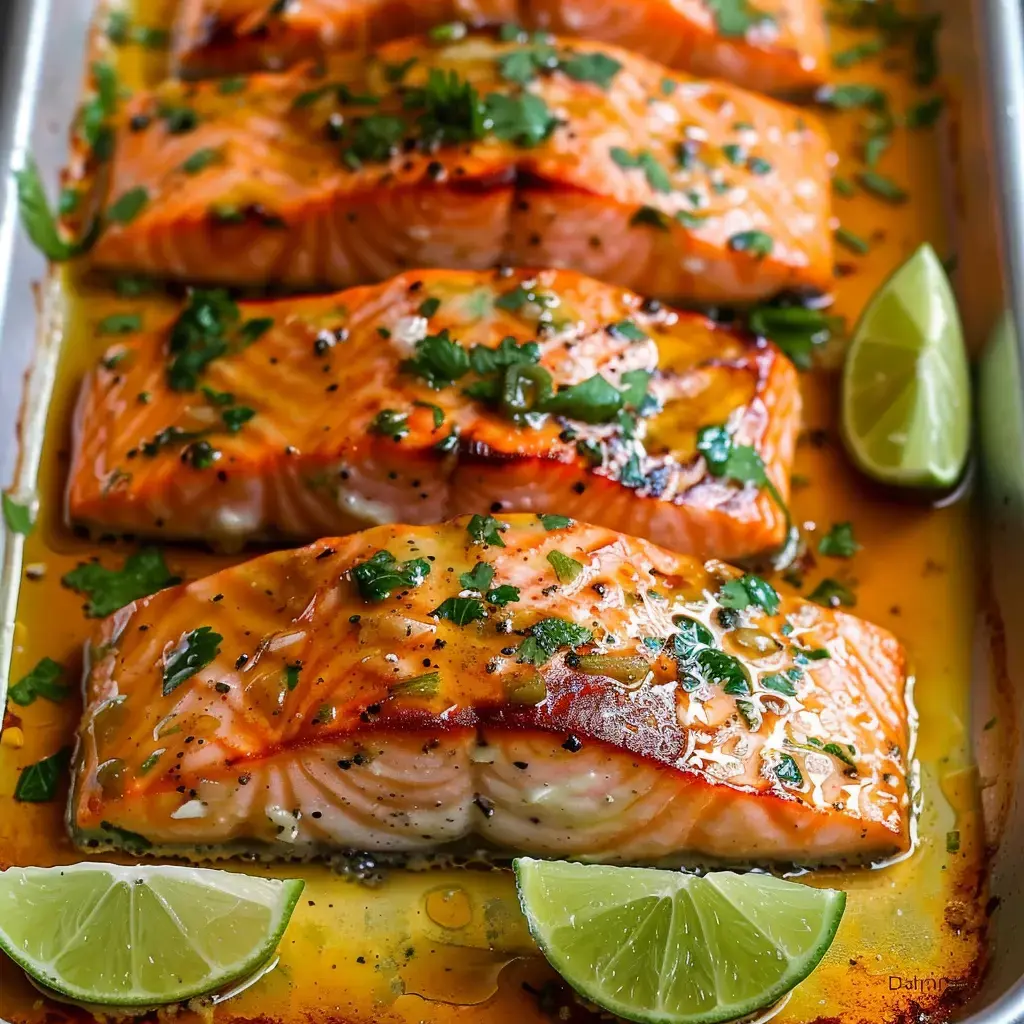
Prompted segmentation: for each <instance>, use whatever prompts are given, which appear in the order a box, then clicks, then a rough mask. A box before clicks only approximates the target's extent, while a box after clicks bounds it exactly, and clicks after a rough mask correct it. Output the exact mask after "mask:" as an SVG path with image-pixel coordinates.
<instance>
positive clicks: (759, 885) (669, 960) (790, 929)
mask: <svg viewBox="0 0 1024 1024" xmlns="http://www.w3.org/2000/svg"><path fill="white" fill-rule="evenodd" d="M514 866H515V872H516V883H517V885H518V887H519V899H520V902H521V903H522V906H523V911H524V912H525V914H526V919H527V923H528V924H529V926H530V932H531V933H532V934H533V937H534V938H535V939H536V940H537V943H538V944H539V946H540V948H541V950H542V951H543V953H544V955H545V956H546V957H547V958H548V961H549V962H550V963H551V965H552V967H554V968H555V970H556V971H558V973H559V974H561V975H562V977H563V978H565V980H566V981H567V982H569V984H570V985H572V987H573V988H574V989H576V991H577V992H579V993H580V995H582V996H583V997H584V998H586V999H588V1000H590V1001H591V1002H593V1003H596V1004H597V1005H598V1006H600V1007H601V1008H602V1009H605V1010H608V1011H609V1012H610V1013H614V1014H617V1015H618V1016H619V1017H624V1018H625V1019H626V1020H633V1021H641V1022H645V1024H648V1022H649V1024H714V1022H717V1021H727V1020H733V1019H735V1018H737V1017H742V1016H745V1015H747V1014H750V1013H753V1012H754V1011H756V1010H760V1009H763V1008H764V1007H766V1006H769V1005H771V1004H772V1003H774V1002H775V1001H776V1000H778V999H780V998H781V997H782V996H783V995H785V993H786V992H788V991H789V990H790V989H791V988H793V987H794V986H795V985H796V984H798V983H799V982H801V981H803V979H804V978H806V977H807V975H808V974H810V973H811V971H813V970H814V968H815V967H816V966H817V964H818V961H819V960H821V958H822V957H823V956H824V955H825V952H826V950H827V949H828V947H829V946H830V945H831V944H832V939H833V938H834V937H835V934H836V929H837V928H838V927H839V922H840V920H841V919H842V916H843V908H844V907H845V906H846V894H845V893H842V892H838V891H836V890H834V889H812V888H811V887H810V886H806V885H797V884H796V883H795V882H785V881H783V880H781V879H778V878H774V877H772V876H771V875H758V874H745V875H738V874H735V873H734V872H732V871H719V872H715V873H714V874H708V875H703V876H697V875H687V874H683V873H682V872H680V871H654V870H650V869H644V868H613V867H604V866H601V865H592V864H586V865H584V864H570V863H568V862H566V861H541V860H533V859H531V858H527V857H523V858H520V859H519V860H517V861H515V865H514Z"/></svg>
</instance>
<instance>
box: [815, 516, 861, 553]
mask: <svg viewBox="0 0 1024 1024" xmlns="http://www.w3.org/2000/svg"><path fill="white" fill-rule="evenodd" d="M859 550H860V545H859V544H858V543H857V541H856V540H855V539H854V536H853V524H852V523H849V522H844V523H833V524H832V529H830V530H829V531H828V533H826V534H825V536H824V537H822V538H821V540H820V541H818V551H819V552H820V553H821V554H823V555H825V556H826V557H828V558H852V557H853V556H854V555H855V554H856V553H857V552H858V551H859Z"/></svg>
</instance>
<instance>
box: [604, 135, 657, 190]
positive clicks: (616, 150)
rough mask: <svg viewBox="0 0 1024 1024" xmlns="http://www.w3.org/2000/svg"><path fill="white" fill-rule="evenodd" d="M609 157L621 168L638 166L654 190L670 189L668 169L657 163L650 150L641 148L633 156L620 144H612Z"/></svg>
mask: <svg viewBox="0 0 1024 1024" xmlns="http://www.w3.org/2000/svg"><path fill="white" fill-rule="evenodd" d="M611 157H612V160H614V161H615V163H617V164H618V165H619V166H620V167H622V168H625V169H631V168H634V167H635V168H640V169H641V170H642V171H643V172H644V176H645V177H646V178H647V184H648V185H650V186H651V188H652V189H654V191H655V192H671V191H672V179H671V178H670V177H669V174H668V171H666V170H665V168H664V167H662V165H661V164H660V163H658V161H657V159H656V158H655V156H654V154H652V153H651V152H650V151H648V150H646V149H643V150H640V151H639V152H638V153H637V154H636V155H635V156H634V155H633V154H632V153H630V152H629V150H627V149H623V148H622V147H621V146H612V148H611Z"/></svg>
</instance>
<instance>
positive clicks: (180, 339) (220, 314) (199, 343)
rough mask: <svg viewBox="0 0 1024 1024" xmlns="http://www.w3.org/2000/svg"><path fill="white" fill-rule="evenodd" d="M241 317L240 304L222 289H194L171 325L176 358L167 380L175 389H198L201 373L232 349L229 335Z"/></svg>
mask: <svg viewBox="0 0 1024 1024" xmlns="http://www.w3.org/2000/svg"><path fill="white" fill-rule="evenodd" d="M239 318H240V313H239V309H238V306H237V305H236V304H235V302H234V301H233V300H232V298H231V296H230V295H229V294H228V293H227V292H226V291H225V290H224V289H222V288H215V289H203V288H194V289H192V291H190V292H189V296H188V304H187V305H186V306H185V308H184V309H183V310H182V312H181V314H180V315H179V316H178V319H177V320H176V321H175V322H174V326H173V327H172V328H171V336H170V342H169V345H168V350H169V352H170V354H171V356H172V357H173V358H172V359H171V362H170V365H169V366H168V368H167V383H168V385H169V386H170V388H171V390H173V391H194V390H195V388H196V387H197V386H198V384H199V375H200V374H201V373H202V372H203V370H205V369H206V367H207V366H208V365H209V364H210V363H212V362H213V361H214V360H215V359H219V358H220V357H221V356H223V355H224V354H225V353H226V352H227V351H228V348H229V345H228V337H229V334H230V332H231V331H233V330H234V328H235V327H236V326H237V324H238V321H239Z"/></svg>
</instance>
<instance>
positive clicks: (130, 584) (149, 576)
mask: <svg viewBox="0 0 1024 1024" xmlns="http://www.w3.org/2000/svg"><path fill="white" fill-rule="evenodd" d="M180 582H181V577H180V576H174V575H172V574H171V572H170V571H169V570H168V568H167V565H166V563H165V562H164V556H163V554H162V553H161V551H160V549H159V548H154V547H146V548H142V549H141V550H140V551H137V552H136V553H135V554H133V555H130V556H129V557H128V558H127V560H126V561H125V563H124V566H123V567H122V568H121V569H107V568H105V567H104V566H102V565H99V564H98V563H96V562H84V563H82V564H81V565H79V566H78V567H77V568H76V569H72V570H71V572H69V573H67V574H66V575H65V576H64V578H63V579H62V580H61V583H63V584H64V586H66V587H70V588H71V589H72V590H74V591H77V592H78V593H79V594H84V595H85V596H86V597H87V598H88V599H89V601H88V604H87V605H86V612H85V614H86V615H88V616H89V618H103V617H104V616H107V615H110V614H112V613H113V612H116V611H117V610H118V609H119V608H123V607H124V606H125V605H127V604H131V602H132V601H138V600H139V599H141V598H143V597H148V596H149V595H150V594H155V593H156V592H157V591H158V590H163V589H164V588H165V587H173V586H174V585H175V584H177V583H180Z"/></svg>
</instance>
